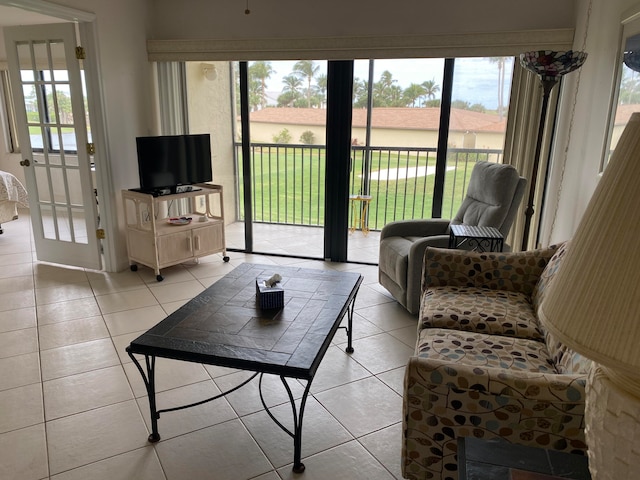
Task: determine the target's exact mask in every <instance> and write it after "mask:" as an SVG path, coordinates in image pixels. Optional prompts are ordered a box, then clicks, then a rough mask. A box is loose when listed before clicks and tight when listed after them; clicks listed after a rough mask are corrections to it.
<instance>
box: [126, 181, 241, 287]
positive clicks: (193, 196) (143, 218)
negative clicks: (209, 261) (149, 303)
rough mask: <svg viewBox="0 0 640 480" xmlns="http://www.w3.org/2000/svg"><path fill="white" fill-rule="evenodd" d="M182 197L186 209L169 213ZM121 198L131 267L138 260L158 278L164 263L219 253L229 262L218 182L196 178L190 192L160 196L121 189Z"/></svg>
mask: <svg viewBox="0 0 640 480" xmlns="http://www.w3.org/2000/svg"><path fill="white" fill-rule="evenodd" d="M182 200H186V205H187V206H188V208H187V210H188V212H187V213H181V214H180V217H179V218H178V219H175V217H174V216H173V215H170V214H169V212H170V211H171V208H172V206H173V205H174V204H175V202H176V201H182ZM122 202H123V208H124V214H125V222H126V228H127V251H128V255H129V265H130V268H131V270H133V271H136V270H137V269H138V264H141V265H145V266H147V267H150V268H153V270H154V272H155V274H156V280H158V281H159V282H160V281H162V280H163V279H164V277H163V276H162V275H161V274H160V270H161V269H162V268H166V267H170V266H172V265H177V264H179V263H184V262H186V261H189V260H194V259H196V258H200V257H203V256H205V255H211V254H214V253H219V252H222V254H223V260H224V261H225V262H228V261H229V257H228V256H227V254H226V246H225V236H224V208H223V200H222V186H221V185H214V184H209V183H199V184H196V185H193V186H192V188H191V189H190V190H189V191H184V192H181V193H174V194H168V195H159V196H155V195H153V194H152V193H146V192H141V191H138V190H123V191H122ZM214 210H215V211H216V212H217V213H214ZM182 218H184V219H191V220H190V221H189V220H181V219H182Z"/></svg>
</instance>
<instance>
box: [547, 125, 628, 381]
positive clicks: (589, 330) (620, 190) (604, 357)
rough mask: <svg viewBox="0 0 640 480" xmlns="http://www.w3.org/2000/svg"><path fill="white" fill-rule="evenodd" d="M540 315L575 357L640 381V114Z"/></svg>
mask: <svg viewBox="0 0 640 480" xmlns="http://www.w3.org/2000/svg"><path fill="white" fill-rule="evenodd" d="M539 316H540V320H541V322H542V323H543V325H544V326H545V327H546V328H547V329H548V330H549V331H550V332H551V333H552V334H554V335H555V336H556V337H557V338H558V340H561V341H562V342H564V343H565V344H566V345H567V346H569V347H570V348H572V349H573V350H575V351H576V352H578V353H581V354H582V355H584V356H586V357H588V358H590V359H591V360H594V361H595V362H597V363H599V364H601V365H603V366H604V367H606V368H607V369H610V370H612V371H615V372H616V373H619V374H621V375H624V376H629V377H633V379H634V380H635V379H640V113H634V114H633V115H632V116H631V119H630V120H629V123H628V124H627V126H626V128H625V130H624V132H623V134H622V136H621V138H620V141H619V143H618V145H617V146H616V149H615V150H614V152H613V155H612V157H611V160H610V162H609V165H608V166H607V168H606V170H605V172H604V174H603V175H602V178H601V179H600V182H599V184H598V186H597V187H596V190H595V192H594V194H593V197H592V198H591V201H590V202H589V205H588V206H587V210H586V211H585V213H584V216H583V218H582V220H581V222H580V224H579V226H578V229H577V231H576V233H575V235H574V236H573V238H572V240H571V244H570V246H569V249H568V252H567V255H566V257H565V259H564V260H563V262H562V264H561V266H560V268H559V270H558V272H557V273H556V276H555V278H554V280H553V282H552V284H551V285H549V290H548V292H547V294H546V296H545V299H544V301H543V303H542V305H541V307H540V310H539Z"/></svg>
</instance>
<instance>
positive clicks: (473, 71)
mask: <svg viewBox="0 0 640 480" xmlns="http://www.w3.org/2000/svg"><path fill="white" fill-rule="evenodd" d="M295 63H296V62H295V61H274V62H271V66H272V68H273V69H274V70H275V71H276V73H274V74H272V75H271V78H270V79H269V80H267V90H269V91H270V92H276V94H275V95H274V96H275V97H277V92H279V91H280V90H281V88H282V86H283V83H282V78H283V77H285V76H287V75H289V74H291V72H292V71H293V66H294V65H295ZM317 65H318V66H319V67H320V73H322V74H326V71H327V68H326V66H327V62H326V61H318V62H317ZM374 65H375V67H374V81H378V80H379V79H380V74H381V73H382V72H383V71H385V70H388V71H390V72H391V73H392V75H393V79H395V80H397V84H398V85H399V86H400V87H402V88H406V87H408V86H409V85H410V84H411V83H417V84H420V83H422V82H424V81H428V80H434V81H435V83H436V84H437V85H439V86H440V88H442V73H443V68H444V59H441V58H431V59H400V60H376V61H375V64H374ZM512 69H513V59H511V58H509V59H508V64H507V68H506V75H505V79H506V82H507V84H506V85H505V96H504V102H505V104H506V103H507V102H508V95H509V90H510V86H511V71H512ZM354 76H355V77H357V78H359V79H360V80H366V79H368V77H369V61H368V60H356V61H355V65H354ZM453 99H454V100H464V101H467V102H469V103H470V104H474V103H482V104H483V105H484V106H485V107H486V108H488V109H496V108H497V106H498V65H497V63H492V62H491V61H490V60H489V59H487V58H460V59H456V63H455V68H454V87H453Z"/></svg>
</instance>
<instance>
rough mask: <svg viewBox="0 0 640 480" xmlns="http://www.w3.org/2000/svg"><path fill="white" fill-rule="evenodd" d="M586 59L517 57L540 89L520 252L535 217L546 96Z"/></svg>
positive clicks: (573, 55) (576, 55)
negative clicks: (533, 152)
mask: <svg viewBox="0 0 640 480" xmlns="http://www.w3.org/2000/svg"><path fill="white" fill-rule="evenodd" d="M586 59H587V54H586V53H585V52H575V51H573V50H569V51H567V52H553V51H550V50H537V51H533V52H526V53H522V54H520V64H521V65H522V66H523V67H524V68H526V69H527V70H530V71H532V72H533V73H535V74H537V75H538V76H539V77H540V81H541V82H542V89H543V94H542V111H541V112H540V123H539V125H538V139H537V141H536V150H535V154H534V157H533V171H532V173H531V179H530V181H529V199H528V201H527V208H526V210H525V223H524V233H523V235H522V250H523V251H524V250H527V248H528V247H529V231H530V230H531V219H532V218H533V213H534V210H533V204H534V200H535V195H536V182H537V180H538V170H539V165H540V152H541V150H542V137H543V134H544V126H545V120H546V118H547V108H548V107H549V94H550V93H551V90H553V87H555V86H556V83H558V81H559V80H560V77H562V76H563V75H566V74H567V73H570V72H573V71H574V70H577V69H578V68H580V67H581V66H582V64H583V63H584V61H585V60H586Z"/></svg>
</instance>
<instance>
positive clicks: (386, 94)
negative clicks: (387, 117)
mask: <svg viewBox="0 0 640 480" xmlns="http://www.w3.org/2000/svg"><path fill="white" fill-rule="evenodd" d="M396 82H397V80H394V79H393V75H392V74H391V72H390V71H389V70H385V71H384V72H382V74H381V75H380V80H378V81H377V82H375V83H374V84H373V105H374V106H375V107H391V106H392V105H393V99H394V96H395V94H394V87H397V85H395V83H396Z"/></svg>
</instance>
